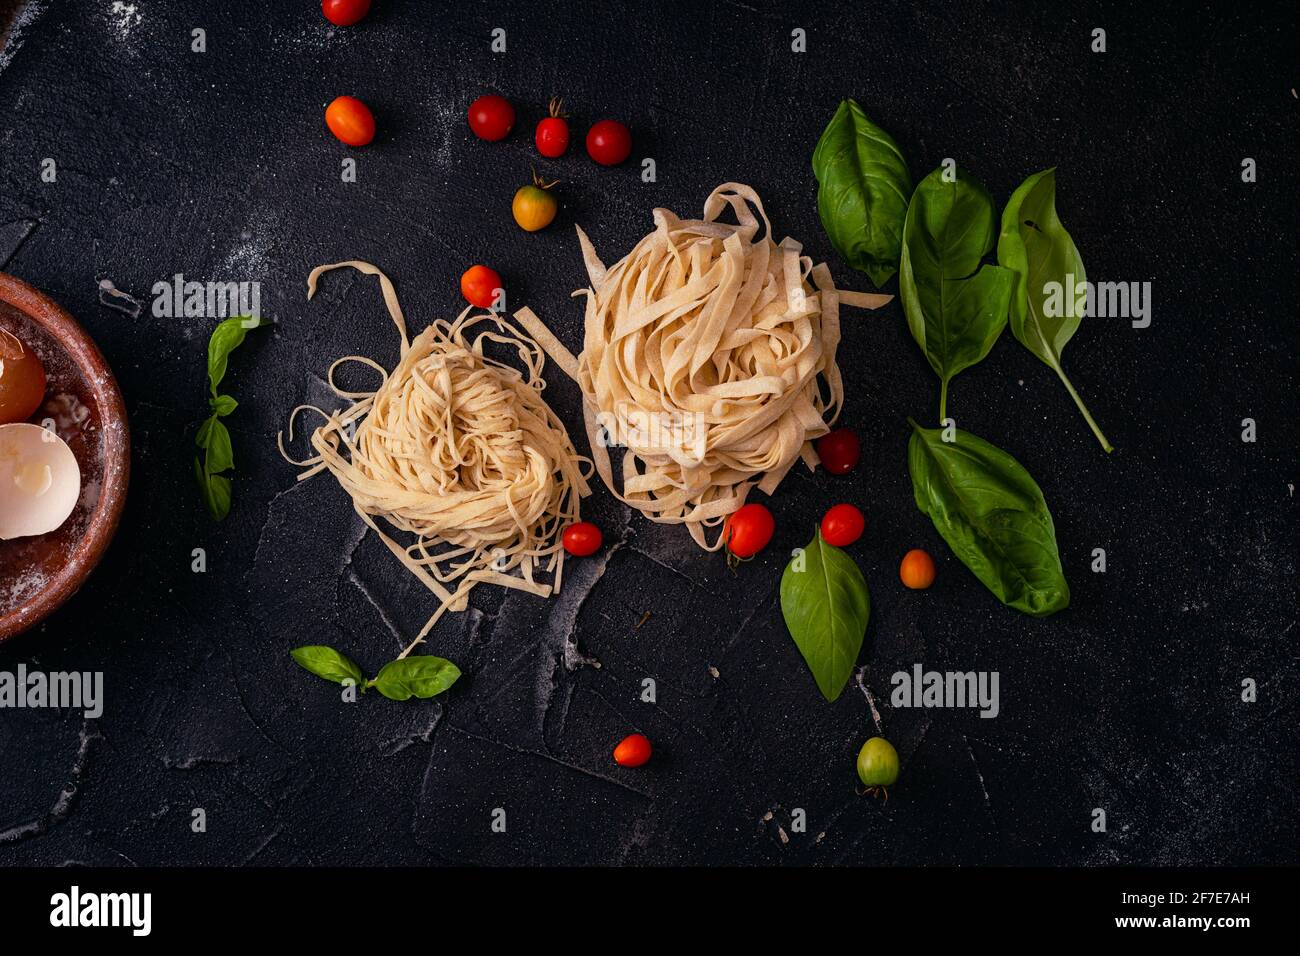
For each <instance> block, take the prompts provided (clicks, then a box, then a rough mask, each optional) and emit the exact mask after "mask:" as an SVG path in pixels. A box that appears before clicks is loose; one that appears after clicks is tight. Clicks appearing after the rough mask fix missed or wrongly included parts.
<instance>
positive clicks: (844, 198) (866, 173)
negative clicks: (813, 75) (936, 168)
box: [812, 100, 912, 286]
mask: <svg viewBox="0 0 1300 956" xmlns="http://www.w3.org/2000/svg"><path fill="white" fill-rule="evenodd" d="M812 167H813V173H814V174H815V175H816V176H817V211H818V212H819V213H820V214H821V218H822V226H823V228H825V230H826V235H827V236H829V237H830V240H831V245H833V246H834V247H835V251H836V252H838V253H839V254H840V255H841V256H843V257H844V261H845V262H847V263H848V264H849V265H851V266H852V267H853V268H855V269H857V270H858V271H860V272H865V273H866V274H867V275H869V276H870V277H871V281H872V282H874V283H875V284H876V285H877V286H883V285H884V284H885V283H886V282H887V281H888V280H889V277H890V276H892V275H893V274H894V273H895V272H897V271H898V256H899V252H900V250H901V248H902V242H903V220H904V218H905V217H906V215H907V197H908V196H910V195H912V175H911V173H910V172H908V169H907V161H906V160H905V159H903V153H902V151H901V150H900V149H899V148H898V144H897V143H895V142H894V140H893V138H892V137H890V135H889V134H888V133H886V132H885V131H884V130H883V129H881V128H880V127H879V126H877V125H876V124H875V123H873V122H871V120H870V119H868V118H867V114H866V113H864V112H862V107H861V106H859V105H858V104H857V103H855V102H854V101H853V100H845V101H844V102H842V103H841V104H840V107H839V109H838V110H836V111H835V115H834V116H833V117H832V118H831V121H830V123H829V124H828V125H827V127H826V129H825V130H824V131H823V132H822V135H821V139H819V140H818V141H817V148H816V150H815V151H814V152H813V158H812Z"/></svg>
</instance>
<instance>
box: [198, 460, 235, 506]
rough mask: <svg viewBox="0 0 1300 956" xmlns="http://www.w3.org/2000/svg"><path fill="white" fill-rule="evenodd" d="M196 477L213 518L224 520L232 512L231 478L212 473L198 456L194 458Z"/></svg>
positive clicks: (204, 501)
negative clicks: (201, 462) (200, 461)
mask: <svg viewBox="0 0 1300 956" xmlns="http://www.w3.org/2000/svg"><path fill="white" fill-rule="evenodd" d="M194 477H195V478H197V479H198V482H199V490H200V491H201V492H203V503H204V504H205V505H207V506H208V513H209V514H210V515H212V519H213V520H214V521H221V520H223V519H224V518H225V517H226V515H228V514H230V479H229V478H226V477H224V476H223V475H214V474H211V473H210V472H208V471H207V470H206V469H205V468H204V467H203V465H201V464H200V463H199V459H198V458H197V457H196V458H195V459H194Z"/></svg>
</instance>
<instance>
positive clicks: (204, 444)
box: [194, 316, 266, 521]
mask: <svg viewBox="0 0 1300 956" xmlns="http://www.w3.org/2000/svg"><path fill="white" fill-rule="evenodd" d="M265 324H266V323H264V322H263V321H262V320H261V319H254V318H251V317H249V316H236V317H235V318H233V319H226V320H225V321H224V322H222V323H221V324H220V325H218V326H217V327H216V329H215V330H213V332H212V337H211V338H210V339H209V340H208V392H209V393H210V394H209V397H208V408H209V409H210V410H211V412H212V414H211V415H209V416H208V418H207V419H206V420H205V421H204V422H203V424H202V425H200V426H199V431H198V434H196V435H195V436H194V444H196V445H198V446H199V447H200V448H202V449H203V460H202V461H201V462H200V461H199V457H198V456H197V455H195V456H194V477H195V478H196V479H197V480H198V483H199V490H200V491H201V492H202V493H203V503H204V504H205V505H207V507H208V513H209V514H211V515H212V518H213V520H214V521H221V520H222V519H223V518H225V517H226V515H228V514H230V479H229V478H227V477H226V476H225V475H223V474H222V472H224V471H229V470H230V469H231V468H234V467H235V453H234V450H233V449H232V448H231V446H230V432H229V431H228V430H227V429H226V426H225V425H224V424H223V423H222V421H221V419H223V418H225V417H226V416H227V415H229V414H230V413H231V412H233V411H234V410H235V409H236V408H238V407H239V403H238V402H236V401H235V400H234V399H233V398H231V397H230V396H229V395H221V394H219V393H218V392H217V386H218V385H220V384H221V380H222V379H223V378H225V377H226V366H227V364H228V363H229V361H230V353H231V352H233V351H234V350H235V349H237V348H238V347H239V346H240V344H242V343H243V341H244V336H245V335H246V334H247V333H248V330H249V329H256V328H258V327H260V326H262V325H265Z"/></svg>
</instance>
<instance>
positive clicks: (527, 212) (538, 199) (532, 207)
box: [510, 180, 560, 232]
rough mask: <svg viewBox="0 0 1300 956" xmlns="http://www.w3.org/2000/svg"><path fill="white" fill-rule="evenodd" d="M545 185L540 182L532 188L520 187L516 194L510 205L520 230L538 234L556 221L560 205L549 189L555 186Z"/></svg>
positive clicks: (552, 184)
mask: <svg viewBox="0 0 1300 956" xmlns="http://www.w3.org/2000/svg"><path fill="white" fill-rule="evenodd" d="M554 185H555V183H551V184H550V186H546V185H543V184H542V183H541V181H540V180H539V181H538V182H536V183H535V184H534V185H532V186H520V187H519V191H518V192H517V193H515V198H514V201H513V202H512V203H511V204H510V211H511V213H513V214H514V217H515V222H517V223H518V224H519V228H520V229H523V230H525V231H526V232H536V231H537V230H539V229H545V228H546V227H547V226H549V225H550V224H551V223H552V222H554V221H555V213H556V212H557V211H558V210H559V208H560V206H559V203H557V202H556V201H555V197H554V196H552V195H551V194H550V193H549V192H547V190H548V189H550V188H551V186H554Z"/></svg>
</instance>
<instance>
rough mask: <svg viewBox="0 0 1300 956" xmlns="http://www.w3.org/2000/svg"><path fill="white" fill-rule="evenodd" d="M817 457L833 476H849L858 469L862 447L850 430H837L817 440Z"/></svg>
mask: <svg viewBox="0 0 1300 956" xmlns="http://www.w3.org/2000/svg"><path fill="white" fill-rule="evenodd" d="M817 457H818V458H820V459H821V460H822V464H823V465H825V466H826V470H827V471H829V472H830V473H831V474H832V475H847V474H848V473H849V472H850V471H852V470H853V469H854V468H856V467H858V459H859V458H860V457H862V445H861V443H860V442H859V441H858V436H857V435H855V434H854V433H853V431H852V430H851V429H848V428H837V429H835V431H833V432H831V433H830V434H829V435H823V436H822V437H821V438H819V439H817Z"/></svg>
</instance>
